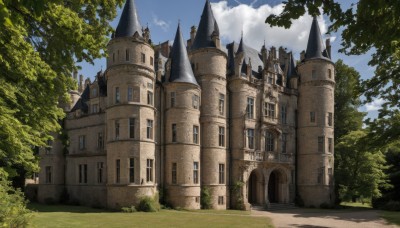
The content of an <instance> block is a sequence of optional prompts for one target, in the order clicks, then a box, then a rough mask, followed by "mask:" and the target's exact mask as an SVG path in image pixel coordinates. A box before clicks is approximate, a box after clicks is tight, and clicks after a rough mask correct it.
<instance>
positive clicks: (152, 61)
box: [150, 56, 154, 66]
mask: <svg viewBox="0 0 400 228" xmlns="http://www.w3.org/2000/svg"><path fill="white" fill-rule="evenodd" d="M150 65H152V66H153V65H154V59H153V57H151V56H150Z"/></svg>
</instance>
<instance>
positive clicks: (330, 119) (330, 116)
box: [328, 112, 333, 127]
mask: <svg viewBox="0 0 400 228" xmlns="http://www.w3.org/2000/svg"><path fill="white" fill-rule="evenodd" d="M332 117H333V114H332V113H331V112H328V126H331V127H332V125H333V124H332Z"/></svg>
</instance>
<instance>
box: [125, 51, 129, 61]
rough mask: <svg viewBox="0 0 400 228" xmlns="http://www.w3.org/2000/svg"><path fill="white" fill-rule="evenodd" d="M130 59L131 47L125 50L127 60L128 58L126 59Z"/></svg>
mask: <svg viewBox="0 0 400 228" xmlns="http://www.w3.org/2000/svg"><path fill="white" fill-rule="evenodd" d="M129 59H130V56H129V49H126V51H125V60H126V61H129Z"/></svg>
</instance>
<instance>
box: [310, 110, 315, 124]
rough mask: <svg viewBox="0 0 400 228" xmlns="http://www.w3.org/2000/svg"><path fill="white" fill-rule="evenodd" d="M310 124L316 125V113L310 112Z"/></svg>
mask: <svg viewBox="0 0 400 228" xmlns="http://www.w3.org/2000/svg"><path fill="white" fill-rule="evenodd" d="M310 122H311V123H315V112H310Z"/></svg>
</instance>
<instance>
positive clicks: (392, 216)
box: [380, 211, 400, 226]
mask: <svg viewBox="0 0 400 228" xmlns="http://www.w3.org/2000/svg"><path fill="white" fill-rule="evenodd" d="M380 215H381V217H382V218H384V219H386V221H388V222H389V223H390V224H396V225H398V226H400V211H382V212H381V213H380Z"/></svg>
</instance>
